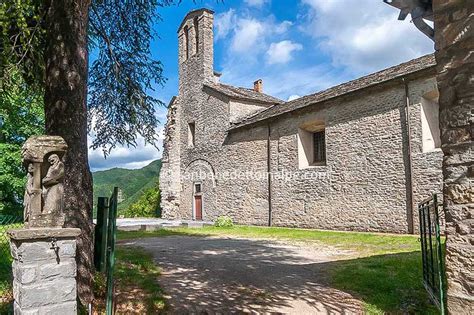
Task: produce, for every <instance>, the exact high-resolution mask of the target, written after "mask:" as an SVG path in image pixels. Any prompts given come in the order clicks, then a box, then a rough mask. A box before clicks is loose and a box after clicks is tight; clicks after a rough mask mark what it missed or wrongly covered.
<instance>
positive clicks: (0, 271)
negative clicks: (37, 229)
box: [0, 224, 23, 314]
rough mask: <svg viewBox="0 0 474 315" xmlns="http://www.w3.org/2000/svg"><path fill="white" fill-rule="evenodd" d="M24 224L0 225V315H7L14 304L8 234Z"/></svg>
mask: <svg viewBox="0 0 474 315" xmlns="http://www.w3.org/2000/svg"><path fill="white" fill-rule="evenodd" d="M22 225H23V224H9V225H0V314H7V313H8V312H9V311H10V309H11V303H12V302H13V292H12V274H11V272H12V257H11V254H10V244H9V241H8V236H7V235H6V232H7V231H8V230H10V229H18V228H21V227H22Z"/></svg>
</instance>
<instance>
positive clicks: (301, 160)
mask: <svg viewBox="0 0 474 315" xmlns="http://www.w3.org/2000/svg"><path fill="white" fill-rule="evenodd" d="M297 139H298V168H299V169H304V168H308V167H312V166H321V165H326V132H325V129H324V122H321V121H316V122H312V123H307V124H304V125H302V126H301V127H300V128H299V129H298V136H297Z"/></svg>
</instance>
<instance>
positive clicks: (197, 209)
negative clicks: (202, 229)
mask: <svg viewBox="0 0 474 315" xmlns="http://www.w3.org/2000/svg"><path fill="white" fill-rule="evenodd" d="M194 213H195V219H196V220H202V196H200V195H198V196H194Z"/></svg>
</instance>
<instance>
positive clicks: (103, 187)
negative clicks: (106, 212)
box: [92, 160, 161, 213]
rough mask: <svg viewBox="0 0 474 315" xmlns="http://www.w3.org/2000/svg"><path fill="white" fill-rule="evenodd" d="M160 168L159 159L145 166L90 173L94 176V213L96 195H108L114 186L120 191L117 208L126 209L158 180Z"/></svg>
mask: <svg viewBox="0 0 474 315" xmlns="http://www.w3.org/2000/svg"><path fill="white" fill-rule="evenodd" d="M160 169H161V160H156V161H153V162H151V163H150V164H148V165H147V166H145V167H143V168H140V169H136V170H129V169H124V168H112V169H110V170H106V171H98V172H94V173H92V177H93V178H94V213H95V205H96V203H97V197H110V195H111V194H112V190H113V188H114V187H115V186H117V187H119V189H120V191H121V196H120V195H119V197H121V199H122V201H121V202H120V200H119V205H118V209H119V210H121V209H127V208H128V207H129V206H130V205H131V204H132V203H134V202H135V201H137V200H138V198H139V197H140V196H141V194H142V193H143V191H144V190H145V189H147V188H149V187H152V186H153V185H155V184H156V183H157V182H158V176H159V174H160Z"/></svg>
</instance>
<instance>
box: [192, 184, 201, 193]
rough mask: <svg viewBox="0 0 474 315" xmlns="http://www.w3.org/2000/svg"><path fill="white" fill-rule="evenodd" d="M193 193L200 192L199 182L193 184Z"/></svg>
mask: <svg viewBox="0 0 474 315" xmlns="http://www.w3.org/2000/svg"><path fill="white" fill-rule="evenodd" d="M194 193H195V194H199V193H201V183H196V184H194Z"/></svg>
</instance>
